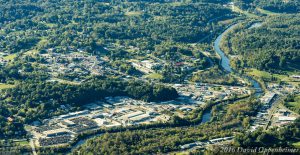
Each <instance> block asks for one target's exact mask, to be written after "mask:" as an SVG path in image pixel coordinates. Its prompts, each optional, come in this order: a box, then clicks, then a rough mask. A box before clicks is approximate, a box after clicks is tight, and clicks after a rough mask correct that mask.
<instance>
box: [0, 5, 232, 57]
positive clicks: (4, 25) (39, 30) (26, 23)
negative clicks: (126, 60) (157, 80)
mask: <svg viewBox="0 0 300 155" xmlns="http://www.w3.org/2000/svg"><path fill="white" fill-rule="evenodd" d="M108 2H109V1H107V2H106V1H103V2H102V1H96V0H89V1H69V0H62V1H57V0H54V1H42V0H36V1H32V0H27V1H18V0H16V1H1V4H0V8H2V9H1V10H0V24H1V25H0V26H1V31H0V47H1V51H4V52H8V53H16V52H20V51H21V50H22V51H26V50H28V49H30V48H33V47H34V48H37V49H39V50H42V49H47V48H54V47H57V48H60V49H62V50H64V49H65V48H66V47H68V46H74V47H76V48H82V47H84V48H85V49H86V50H87V51H90V52H91V51H95V50H99V51H101V49H102V48H101V47H102V46H103V45H104V44H106V43H111V42H116V41H117V40H118V41H119V43H120V44H125V45H133V46H137V47H139V48H140V49H143V50H146V49H148V50H153V47H154V45H155V44H160V43H161V42H163V41H175V42H187V43H189V42H197V41H198V40H200V39H201V38H202V37H205V36H207V35H208V34H209V33H210V29H211V25H209V24H207V22H208V21H210V20H212V19H214V18H216V17H222V18H228V16H230V10H229V9H226V8H224V7H222V6H221V5H218V4H213V3H186V4H183V5H176V3H151V2H149V3H148V2H130V3H129V2H128V3H126V2H122V1H112V2H111V3H108ZM45 40H47V42H45Z"/></svg>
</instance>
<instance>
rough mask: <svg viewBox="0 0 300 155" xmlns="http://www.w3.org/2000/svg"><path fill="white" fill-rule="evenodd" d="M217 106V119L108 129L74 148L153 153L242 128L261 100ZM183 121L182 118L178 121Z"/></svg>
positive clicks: (82, 152)
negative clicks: (155, 126)
mask: <svg viewBox="0 0 300 155" xmlns="http://www.w3.org/2000/svg"><path fill="white" fill-rule="evenodd" d="M217 107H218V108H222V109H217V111H218V113H214V119H215V121H213V122H211V123H206V124H202V125H196V126H192V127H175V128H163V129H147V130H136V131H126V132H119V133H110V134H107V133H106V134H104V135H102V136H99V137H97V138H94V139H91V140H88V141H87V142H86V143H85V144H84V145H82V146H80V147H79V148H78V149H76V150H74V151H73V154H76V153H77V152H80V154H95V153H100V154H153V153H167V152H171V151H177V150H179V149H180V145H184V144H187V143H191V142H195V141H205V140H209V139H213V138H218V137H225V136H230V135H233V133H234V132H239V131H241V129H242V128H247V127H248V125H249V124H247V123H249V121H248V122H247V121H245V120H244V119H243V118H244V117H245V116H246V115H248V116H251V115H254V114H255V113H256V112H255V111H256V110H257V108H259V104H258V103H257V102H255V101H254V100H251V99H250V100H245V101H243V102H238V103H233V104H229V105H228V104H225V103H224V104H223V105H222V106H221V105H220V106H217ZM228 108H229V110H228ZM220 111H223V112H220ZM175 118H177V117H174V118H173V123H175V122H177V121H178V120H177V121H175ZM243 122H244V123H243ZM175 124H176V123H175ZM180 124H182V122H181V123H179V124H178V125H180ZM99 151H100V152H99Z"/></svg>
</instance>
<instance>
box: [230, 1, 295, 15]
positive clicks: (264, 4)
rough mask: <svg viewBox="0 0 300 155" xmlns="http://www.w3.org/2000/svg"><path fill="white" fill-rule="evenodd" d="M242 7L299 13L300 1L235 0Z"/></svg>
mask: <svg viewBox="0 0 300 155" xmlns="http://www.w3.org/2000/svg"><path fill="white" fill-rule="evenodd" d="M234 2H235V4H236V5H237V6H239V7H240V8H242V9H246V10H254V9H263V10H267V11H271V12H276V13H298V12H299V11H300V2H299V1H298V0H271V1H270V0H234Z"/></svg>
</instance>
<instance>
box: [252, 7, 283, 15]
mask: <svg viewBox="0 0 300 155" xmlns="http://www.w3.org/2000/svg"><path fill="white" fill-rule="evenodd" d="M256 10H257V11H259V12H260V13H262V14H265V15H269V16H274V15H280V13H276V12H272V11H268V10H264V9H261V8H256Z"/></svg>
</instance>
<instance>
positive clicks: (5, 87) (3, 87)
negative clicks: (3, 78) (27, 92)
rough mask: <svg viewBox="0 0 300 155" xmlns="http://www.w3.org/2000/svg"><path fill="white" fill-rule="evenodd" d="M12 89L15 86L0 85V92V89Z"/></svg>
mask: <svg viewBox="0 0 300 155" xmlns="http://www.w3.org/2000/svg"><path fill="white" fill-rule="evenodd" d="M13 87H15V85H10V84H5V83H0V90H1V89H9V88H13Z"/></svg>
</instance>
